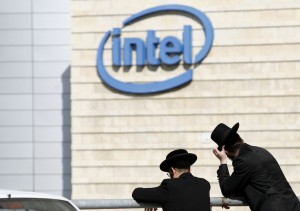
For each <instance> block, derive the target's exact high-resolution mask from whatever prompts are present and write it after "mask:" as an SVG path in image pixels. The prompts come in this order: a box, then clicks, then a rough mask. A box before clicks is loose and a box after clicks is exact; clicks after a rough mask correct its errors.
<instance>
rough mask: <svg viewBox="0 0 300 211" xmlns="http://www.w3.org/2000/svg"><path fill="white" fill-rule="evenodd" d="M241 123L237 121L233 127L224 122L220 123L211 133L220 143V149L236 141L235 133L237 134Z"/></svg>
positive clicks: (218, 143)
mask: <svg viewBox="0 0 300 211" xmlns="http://www.w3.org/2000/svg"><path fill="white" fill-rule="evenodd" d="M239 126H240V124H239V123H236V124H235V125H234V126H233V127H232V128H230V127H228V126H227V125H225V124H224V123H220V124H218V125H217V127H216V128H215V129H214V130H213V132H212V133H211V136H210V137H211V139H212V140H213V141H214V142H216V144H217V145H218V150H220V151H221V150H222V146H223V145H225V146H231V145H233V144H234V143H235V140H236V139H234V137H235V136H234V134H237V133H236V132H237V130H238V129H239Z"/></svg>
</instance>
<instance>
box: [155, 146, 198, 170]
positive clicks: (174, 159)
mask: <svg viewBox="0 0 300 211" xmlns="http://www.w3.org/2000/svg"><path fill="white" fill-rule="evenodd" d="M196 160H197V155H195V154H193V153H188V151H186V150H185V149H176V150H174V151H172V152H170V153H169V154H168V155H167V157H166V159H165V160H164V161H163V162H162V163H161V164H160V170H162V171H165V172H168V171H169V169H170V168H171V167H179V166H176V165H178V163H180V162H181V161H185V162H188V163H189V164H190V166H191V165H193V164H194V163H195V162H196Z"/></svg>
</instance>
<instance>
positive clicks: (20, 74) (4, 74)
mask: <svg viewBox="0 0 300 211" xmlns="http://www.w3.org/2000/svg"><path fill="white" fill-rule="evenodd" d="M0 70H1V71H0V78H24V77H26V78H28V77H29V78H31V77H32V63H31V62H18V63H15V62H12V63H7V62H5V63H0Z"/></svg>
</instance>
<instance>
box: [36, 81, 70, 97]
mask: <svg viewBox="0 0 300 211" xmlns="http://www.w3.org/2000/svg"><path fill="white" fill-rule="evenodd" d="M34 92H35V93H36V94H56V93H64V94H67V93H70V79H67V78H63V79H61V78H57V79H35V80H34Z"/></svg>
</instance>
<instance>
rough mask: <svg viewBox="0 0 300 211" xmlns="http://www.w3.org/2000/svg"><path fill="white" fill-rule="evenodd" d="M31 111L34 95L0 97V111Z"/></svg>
mask: <svg viewBox="0 0 300 211" xmlns="http://www.w3.org/2000/svg"><path fill="white" fill-rule="evenodd" d="M5 109H6V110H29V109H30V110H31V109H32V95H31V94H27V95H0V110H5Z"/></svg>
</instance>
